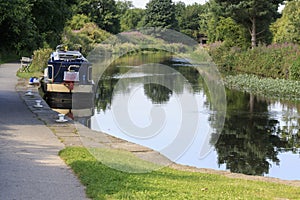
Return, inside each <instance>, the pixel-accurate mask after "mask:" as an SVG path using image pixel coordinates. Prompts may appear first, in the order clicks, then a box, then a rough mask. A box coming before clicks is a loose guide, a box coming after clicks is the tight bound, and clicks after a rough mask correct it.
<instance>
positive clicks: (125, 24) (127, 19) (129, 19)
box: [120, 8, 145, 31]
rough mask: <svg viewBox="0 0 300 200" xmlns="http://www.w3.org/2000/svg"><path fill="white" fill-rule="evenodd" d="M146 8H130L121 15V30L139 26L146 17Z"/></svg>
mask: <svg viewBox="0 0 300 200" xmlns="http://www.w3.org/2000/svg"><path fill="white" fill-rule="evenodd" d="M144 13H145V12H144V10H143V9H139V8H134V9H129V10H127V11H126V12H125V14H124V15H123V16H122V17H121V20H120V24H121V31H128V30H133V29H136V28H138V27H139V24H140V22H141V20H142V19H143V17H144Z"/></svg>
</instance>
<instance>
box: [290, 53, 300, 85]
mask: <svg viewBox="0 0 300 200" xmlns="http://www.w3.org/2000/svg"><path fill="white" fill-rule="evenodd" d="M290 79H291V80H297V81H300V57H298V59H296V60H295V61H294V62H293V64H292V65H291V67H290Z"/></svg>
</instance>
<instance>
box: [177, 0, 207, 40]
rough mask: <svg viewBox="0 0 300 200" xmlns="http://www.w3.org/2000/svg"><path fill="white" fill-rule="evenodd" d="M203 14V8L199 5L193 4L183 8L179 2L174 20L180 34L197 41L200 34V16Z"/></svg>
mask: <svg viewBox="0 0 300 200" xmlns="http://www.w3.org/2000/svg"><path fill="white" fill-rule="evenodd" d="M202 12H203V6H202V5H200V4H196V3H195V4H193V5H189V6H185V4H183V3H181V2H179V3H177V4H176V18H177V20H178V26H179V30H180V32H182V33H184V34H186V35H188V36H190V37H192V38H194V39H198V37H199V35H200V33H199V28H200V24H199V21H200V14H201V13H202Z"/></svg>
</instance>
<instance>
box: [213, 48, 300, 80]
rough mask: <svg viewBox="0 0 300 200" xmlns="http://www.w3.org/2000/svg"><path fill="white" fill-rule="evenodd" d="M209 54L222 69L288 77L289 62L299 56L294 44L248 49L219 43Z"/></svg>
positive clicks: (265, 75) (264, 75)
mask: <svg viewBox="0 0 300 200" xmlns="http://www.w3.org/2000/svg"><path fill="white" fill-rule="evenodd" d="M210 55H211V56H212V58H213V61H214V62H215V63H216V64H217V65H218V67H219V69H220V70H222V71H232V72H238V73H246V74H255V75H258V76H263V77H272V78H284V79H288V78H289V76H290V72H289V70H290V63H293V62H294V61H295V60H296V59H297V58H298V57H299V56H300V50H299V46H298V45H295V44H273V45H269V46H266V45H259V46H258V47H256V48H254V49H248V50H241V49H240V48H237V47H232V48H226V47H225V46H223V45H222V44H221V45H214V46H212V47H211V48H210Z"/></svg>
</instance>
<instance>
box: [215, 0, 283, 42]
mask: <svg viewBox="0 0 300 200" xmlns="http://www.w3.org/2000/svg"><path fill="white" fill-rule="evenodd" d="M216 2H217V3H219V4H220V5H221V6H223V7H224V8H225V10H226V13H224V14H225V16H229V17H231V18H233V19H234V20H235V21H236V22H237V23H239V24H241V25H243V26H244V27H245V28H247V29H248V30H249V32H250V34H251V46H252V47H255V46H256V45H257V43H258V41H261V42H263V43H265V42H266V43H268V36H267V35H268V33H269V25H270V24H271V23H272V22H273V21H274V20H275V19H276V17H278V7H279V4H281V3H282V2H283V0H273V1H266V0H230V1H228V0H216ZM260 36H261V37H260ZM258 37H259V38H258Z"/></svg>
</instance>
